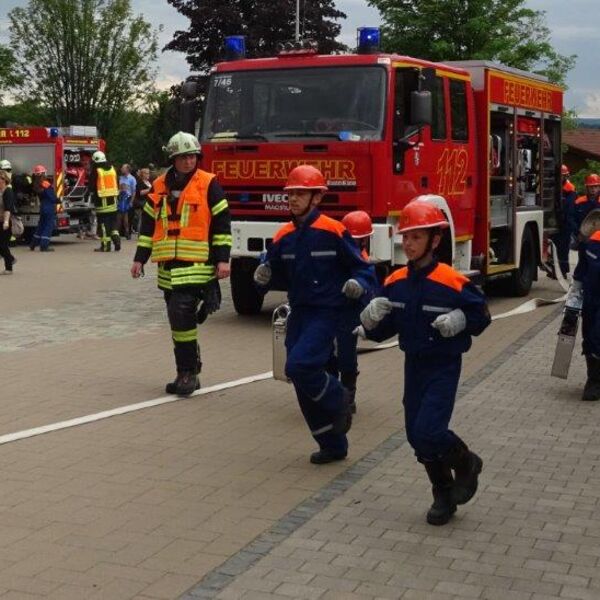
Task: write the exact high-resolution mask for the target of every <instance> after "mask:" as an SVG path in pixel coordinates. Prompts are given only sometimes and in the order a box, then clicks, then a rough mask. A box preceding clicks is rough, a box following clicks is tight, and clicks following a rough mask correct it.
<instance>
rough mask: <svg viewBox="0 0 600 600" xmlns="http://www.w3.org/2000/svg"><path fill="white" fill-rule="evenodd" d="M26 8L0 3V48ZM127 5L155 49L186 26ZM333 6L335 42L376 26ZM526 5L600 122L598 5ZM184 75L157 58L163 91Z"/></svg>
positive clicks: (153, 5)
mask: <svg viewBox="0 0 600 600" xmlns="http://www.w3.org/2000/svg"><path fill="white" fill-rule="evenodd" d="M259 1H268V0H259ZM305 1H306V2H310V0H305ZM26 4H27V2H26V0H1V2H0V43H7V41H8V31H7V29H8V20H7V18H6V15H7V13H8V12H9V11H10V10H11V9H12V8H14V7H15V6H25V5H26ZM132 4H133V9H134V12H135V13H136V14H140V13H141V14H143V15H144V17H145V18H146V19H147V20H148V21H150V22H152V23H155V24H157V25H158V24H162V25H163V29H162V31H161V32H160V35H159V41H160V47H161V48H162V47H164V46H165V45H166V44H167V43H168V42H169V41H170V40H171V39H172V36H173V32H175V31H176V30H178V29H186V28H187V25H188V23H189V21H188V20H187V19H186V18H184V17H182V16H181V15H180V14H179V13H178V12H177V11H176V10H175V9H174V8H173V7H172V6H171V5H170V4H168V3H167V2H166V0H132ZM336 6H337V8H339V9H340V10H341V11H343V12H345V13H346V15H347V19H346V20H345V21H343V22H342V34H341V41H342V42H344V43H346V44H348V45H353V44H354V42H355V39H356V28H357V27H360V26H377V25H379V24H380V23H381V19H380V17H379V13H378V12H377V10H375V9H374V8H372V7H370V6H368V4H367V2H366V0H337V1H336ZM526 6H527V7H529V8H532V9H535V10H544V11H545V12H546V23H547V25H548V27H549V29H550V32H551V41H552V43H553V45H554V47H555V48H556V50H557V51H558V52H560V53H561V54H566V55H571V54H577V56H578V58H577V63H576V66H575V68H574V69H573V70H572V71H571V72H570V73H569V75H568V78H567V85H568V86H569V90H568V91H567V93H566V97H565V106H566V108H569V109H574V110H575V111H576V112H577V114H578V115H579V116H580V117H595V118H600V69H599V68H598V66H597V64H596V63H597V61H596V56H597V54H598V39H599V36H598V23H600V0H568V1H565V0H527V2H526ZM187 75H189V68H188V65H187V63H186V61H185V57H184V55H183V54H182V53H179V52H164V53H162V54H161V55H160V58H159V61H158V76H157V85H158V86H159V87H164V88H168V87H169V86H171V85H172V84H175V83H179V82H181V81H182V80H183V79H185V78H186V77H187Z"/></svg>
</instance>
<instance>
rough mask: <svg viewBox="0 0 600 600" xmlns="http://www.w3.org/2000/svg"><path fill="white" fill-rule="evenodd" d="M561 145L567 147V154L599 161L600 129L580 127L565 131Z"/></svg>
mask: <svg viewBox="0 0 600 600" xmlns="http://www.w3.org/2000/svg"><path fill="white" fill-rule="evenodd" d="M563 143H564V144H567V146H569V148H568V152H572V153H574V154H580V155H584V156H585V157H586V158H591V159H593V160H600V129H592V128H586V127H582V128H580V129H574V130H572V131H565V132H564V133H563Z"/></svg>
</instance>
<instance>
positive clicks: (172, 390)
mask: <svg viewBox="0 0 600 600" xmlns="http://www.w3.org/2000/svg"><path fill="white" fill-rule="evenodd" d="M197 351H198V362H197V363H196V374H197V375H198V374H200V373H202V361H201V360H200V346H197ZM178 379H179V371H177V377H175V380H174V381H171V382H170V383H167V385H166V386H165V392H166V393H167V394H176V393H177V381H178ZM196 389H197V390H199V389H200V378H199V377H197V378H196Z"/></svg>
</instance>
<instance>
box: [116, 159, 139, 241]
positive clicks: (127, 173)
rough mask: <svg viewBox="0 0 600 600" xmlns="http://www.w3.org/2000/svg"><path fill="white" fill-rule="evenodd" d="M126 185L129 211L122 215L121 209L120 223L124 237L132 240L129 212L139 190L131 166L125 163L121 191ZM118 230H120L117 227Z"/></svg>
mask: <svg viewBox="0 0 600 600" xmlns="http://www.w3.org/2000/svg"><path fill="white" fill-rule="evenodd" d="M122 184H125V185H126V191H127V194H128V196H129V199H128V202H127V210H126V212H125V213H121V210H120V209H119V213H120V214H122V215H123V216H122V217H121V218H120V219H119V218H118V217H117V219H118V221H119V222H122V223H123V225H124V227H123V231H124V235H125V237H126V238H127V239H128V240H130V239H131V232H130V230H129V210H130V208H131V206H132V203H133V199H134V198H135V191H136V189H137V180H136V178H135V177H134V176H133V175H132V174H131V166H130V165H128V164H127V163H125V164H124V165H123V166H122V167H121V176H120V177H119V189H122V188H121V185H122ZM117 229H119V231H120V228H119V227H117Z"/></svg>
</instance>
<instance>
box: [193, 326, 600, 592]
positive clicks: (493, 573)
mask: <svg viewBox="0 0 600 600" xmlns="http://www.w3.org/2000/svg"><path fill="white" fill-rule="evenodd" d="M557 324H558V320H557V318H554V319H551V320H550V321H549V322H548V320H546V322H542V325H543V328H542V329H541V331H539V332H538V333H537V334H536V335H535V336H534V337H532V338H531V339H530V340H529V341H527V342H526V343H523V344H517V345H515V346H514V348H512V349H511V348H509V349H508V351H507V352H505V353H504V355H503V356H500V357H499V358H498V359H497V360H496V361H495V364H494V365H493V366H494V370H493V372H492V373H491V374H489V375H488V376H487V377H485V378H484V379H482V380H481V381H479V382H476V379H477V376H475V377H474V378H471V381H469V382H468V383H469V385H468V386H467V387H468V388H469V389H468V390H467V391H466V393H465V390H464V389H463V394H462V397H461V398H460V400H459V402H458V405H457V408H456V412H455V418H454V420H453V426H454V429H455V430H456V431H457V432H459V433H460V435H461V436H463V437H464V438H465V439H466V440H467V441H468V442H469V444H471V445H472V447H473V448H474V449H476V450H477V451H478V452H479V453H480V454H481V456H482V457H483V460H484V471H483V474H482V477H481V481H480V489H479V492H478V494H477V495H476V497H475V499H474V500H473V501H472V502H471V503H469V504H468V505H466V506H464V507H459V510H458V513H457V515H456V517H455V518H454V519H453V520H452V521H451V523H450V524H448V525H446V526H444V527H432V526H429V525H427V524H426V523H425V522H424V512H425V510H426V508H427V506H428V504H429V502H430V496H429V486H428V483H427V480H426V477H425V476H424V472H423V470H422V468H421V467H420V465H418V464H417V463H416V462H415V460H414V458H413V456H412V452H411V450H410V448H409V447H408V446H407V444H406V443H400V446H399V447H398V448H397V449H392V450H391V451H390V453H389V454H388V455H387V456H385V457H384V458H382V459H381V460H380V461H379V462H378V463H377V464H376V465H375V466H374V467H373V468H372V469H370V470H368V472H366V474H364V476H362V477H361V478H359V480H358V481H356V482H355V483H354V484H352V485H350V486H349V487H348V489H346V490H345V491H344V492H343V493H341V494H340V495H338V496H337V497H335V498H333V499H332V500H331V502H330V503H329V504H328V505H327V506H326V507H325V508H323V509H322V510H318V511H316V512H315V514H314V515H313V516H312V517H311V518H310V519H308V520H307V521H306V523H305V524H303V525H302V526H300V527H299V528H297V529H296V530H295V531H294V532H293V533H291V534H290V535H288V536H287V537H286V538H285V539H284V540H283V541H281V542H280V543H278V544H276V545H274V547H273V548H272V549H271V550H270V551H269V552H268V553H267V554H266V555H265V556H264V557H263V558H261V559H260V560H258V561H257V562H255V564H254V566H252V567H251V568H250V569H248V570H247V571H245V572H244V573H241V574H240V575H238V576H237V577H233V578H231V579H230V581H229V584H228V585H226V586H225V587H224V588H223V589H222V590H221V591H220V592H216V591H215V593H211V590H210V588H209V587H208V586H207V585H206V582H205V583H204V585H203V584H200V585H199V586H197V587H196V588H193V589H192V590H190V592H189V593H188V594H187V595H186V596H184V597H185V598H188V599H191V598H209V597H216V598H218V599H220V600H250V599H258V598H261V599H265V600H268V599H281V600H283V599H284V598H288V599H289V598H319V599H327V600H332V599H345V600H346V599H347V600H374V599H384V598H389V599H399V598H402V599H407V600H408V599H416V598H423V599H431V600H436V599H440V600H449V599H454V598H457V599H458V598H460V599H466V598H481V599H487V600H493V599H499V600H509V599H514V600H554V599H556V600H558V599H565V598H578V599H586V600H587V599H590V600H591V599H598V598H600V570H599V569H598V560H599V559H600V523H599V522H598V519H597V516H598V510H599V499H600V480H599V478H598V474H599V472H600V436H599V435H598V433H599V429H600V428H599V424H598V416H599V413H598V411H599V410H600V405H598V404H595V403H584V402H581V401H580V400H579V394H580V390H579V389H577V388H575V387H574V386H573V385H572V383H571V382H563V381H561V380H556V379H551V378H550V377H548V365H549V361H550V359H551V356H552V353H553V348H554V343H555V337H556V333H555V332H556V328H557ZM538 329H539V327H538ZM513 350H514V351H513ZM583 376H584V374H583V366H582V364H581V361H579V360H577V359H576V360H575V364H574V365H573V373H572V377H573V378H574V379H580V380H581V379H583ZM473 379H475V381H473ZM394 437H396V436H394ZM389 444H391V446H390V447H393V445H394V444H393V439H391V440H389ZM359 465H360V463H359ZM328 489H329V490H331V489H332V488H331V486H329V488H328Z"/></svg>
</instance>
